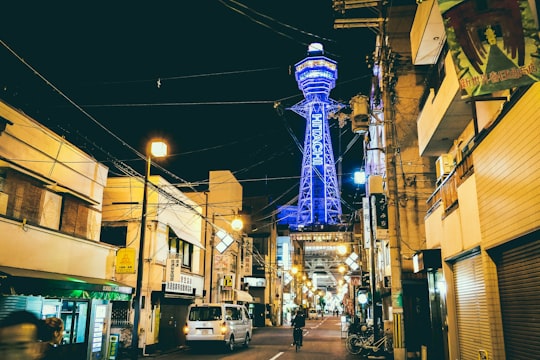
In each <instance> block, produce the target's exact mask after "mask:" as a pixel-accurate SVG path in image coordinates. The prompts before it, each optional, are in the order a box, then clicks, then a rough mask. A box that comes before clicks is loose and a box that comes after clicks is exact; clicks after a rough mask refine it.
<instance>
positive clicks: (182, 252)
mask: <svg viewBox="0 0 540 360" xmlns="http://www.w3.org/2000/svg"><path fill="white" fill-rule="evenodd" d="M171 232H172V230H171ZM173 234H174V233H173ZM169 252H170V253H176V254H178V255H179V256H180V257H181V259H182V268H184V269H189V270H191V265H192V258H193V245H192V244H190V243H188V242H187V241H185V240H182V239H180V238H178V237H176V236H170V237H169Z"/></svg>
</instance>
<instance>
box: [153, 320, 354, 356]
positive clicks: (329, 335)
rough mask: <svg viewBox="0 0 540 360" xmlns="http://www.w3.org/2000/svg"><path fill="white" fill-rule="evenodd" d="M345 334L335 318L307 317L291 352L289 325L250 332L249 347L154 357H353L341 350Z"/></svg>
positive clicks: (183, 352) (199, 350)
mask: <svg viewBox="0 0 540 360" xmlns="http://www.w3.org/2000/svg"><path fill="white" fill-rule="evenodd" d="M345 336H346V333H343V335H342V332H341V322H340V318H339V317H332V316H327V317H324V318H323V319H318V320H307V321H306V327H305V328H304V346H303V347H302V348H300V350H299V352H296V351H295V347H294V346H291V343H292V328H291V327H289V326H282V327H263V328H257V329H255V330H254V331H253V339H252V341H251V343H250V345H249V348H247V349H246V348H242V347H239V348H237V349H235V351H234V352H232V353H231V352H228V351H226V350H224V349H216V348H212V347H208V348H204V349H198V350H190V349H182V350H179V351H176V352H172V353H168V354H162V355H159V356H154V358H156V359H159V360H169V359H170V360H172V359H182V360H185V359H197V360H215V359H223V360H240V359H241V360H289V359H300V360H302V359H305V360H308V359H309V360H331V359H356V360H358V356H357V355H351V354H349V353H348V352H347V350H346V349H345Z"/></svg>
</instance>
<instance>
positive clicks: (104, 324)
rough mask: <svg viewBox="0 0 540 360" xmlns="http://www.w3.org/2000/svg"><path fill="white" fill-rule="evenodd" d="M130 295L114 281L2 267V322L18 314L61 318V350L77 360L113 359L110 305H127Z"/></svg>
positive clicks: (0, 272) (0, 308)
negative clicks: (111, 354) (22, 312)
mask: <svg viewBox="0 0 540 360" xmlns="http://www.w3.org/2000/svg"><path fill="white" fill-rule="evenodd" d="M131 293H132V288H131V287H128V286H125V285H123V284H120V283H117V282H115V281H111V280H105V279H99V278H90V277H82V276H75V275H66V274H59V273H51V272H45V271H36V270H28V269H21V268H13V267H7V266H0V318H3V317H5V316H7V314H9V313H10V312H13V311H16V310H27V311H30V312H32V313H34V314H35V315H36V316H37V317H38V318H40V319H45V318H47V317H59V318H61V319H62V320H63V321H64V328H65V331H64V338H63V341H62V345H61V346H66V347H68V350H69V352H70V353H71V354H72V355H73V356H72V358H73V359H91V360H93V359H104V358H106V357H107V356H108V355H109V354H108V349H109V335H110V328H111V309H112V305H111V301H117V302H128V301H130V300H131Z"/></svg>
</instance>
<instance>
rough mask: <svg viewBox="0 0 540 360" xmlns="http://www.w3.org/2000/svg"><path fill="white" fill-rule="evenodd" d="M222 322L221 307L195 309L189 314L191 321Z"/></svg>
mask: <svg viewBox="0 0 540 360" xmlns="http://www.w3.org/2000/svg"><path fill="white" fill-rule="evenodd" d="M212 320H221V307H219V306H201V307H193V308H191V310H190V312H189V321H212Z"/></svg>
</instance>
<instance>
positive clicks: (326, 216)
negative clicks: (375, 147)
mask: <svg viewBox="0 0 540 360" xmlns="http://www.w3.org/2000/svg"><path fill="white" fill-rule="evenodd" d="M323 54H324V50H323V46H322V45H321V44H318V43H315V44H311V45H309V49H308V57H307V58H305V59H304V60H302V61H300V62H299V63H297V64H296V65H295V77H296V82H297V83H298V88H299V89H300V90H302V92H303V93H304V98H305V99H304V100H302V101H301V102H299V103H297V104H295V105H294V106H292V107H291V108H290V110H292V111H294V112H295V113H297V114H299V115H300V116H302V117H303V118H305V119H306V120H307V121H306V135H305V139H304V157H303V159H302V175H301V179H300V194H299V197H298V207H297V209H298V213H297V220H296V226H298V227H305V226H318V225H333V224H339V223H340V217H341V202H340V192H339V188H338V182H337V176H336V167H335V163H334V154H333V150H332V141H331V138H330V130H329V126H328V118H327V115H328V113H329V112H337V111H338V110H339V109H341V108H342V107H343V105H342V104H340V103H338V102H336V101H334V100H332V99H330V98H329V94H330V91H331V90H332V89H333V88H334V86H335V84H336V79H337V63H336V62H335V61H333V60H330V59H328V58H326V57H325V56H323Z"/></svg>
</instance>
